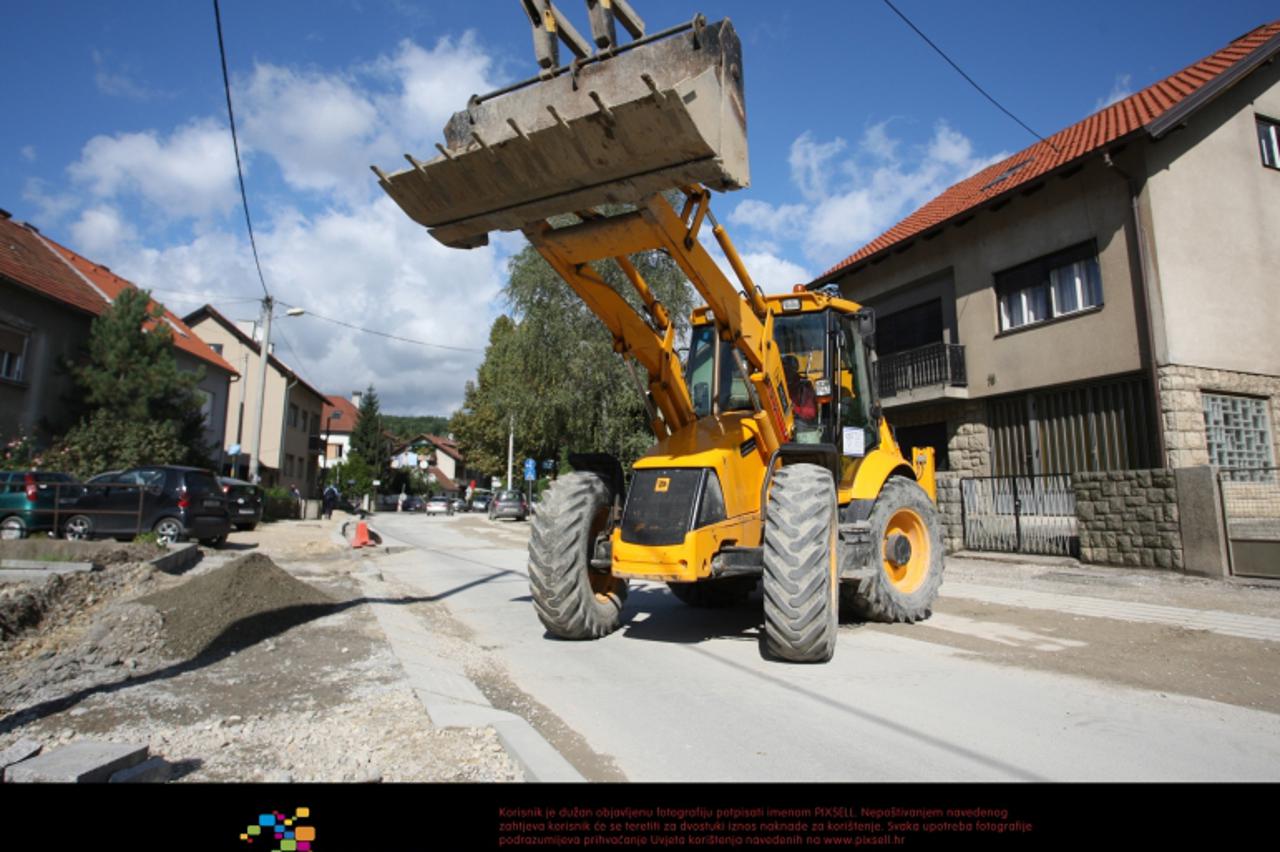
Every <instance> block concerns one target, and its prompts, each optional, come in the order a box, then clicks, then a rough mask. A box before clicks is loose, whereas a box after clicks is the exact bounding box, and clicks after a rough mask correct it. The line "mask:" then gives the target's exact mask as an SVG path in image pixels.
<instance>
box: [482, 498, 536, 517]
mask: <svg viewBox="0 0 1280 852" xmlns="http://www.w3.org/2000/svg"><path fill="white" fill-rule="evenodd" d="M528 517H529V504H528V503H527V502H525V499H524V495H523V494H521V493H520V492H519V491H499V492H498V494H497V496H496V497H494V498H493V502H492V503H490V504H489V520H491V521H492V520H495V519H497V518H515V519H516V520H517V521H523V520H525V519H526V518H528Z"/></svg>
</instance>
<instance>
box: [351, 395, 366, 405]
mask: <svg viewBox="0 0 1280 852" xmlns="http://www.w3.org/2000/svg"><path fill="white" fill-rule="evenodd" d="M362 399H364V394H363V393H362V392H361V391H352V392H351V404H352V405H354V406H355V407H356V408H359V407H360V400H362Z"/></svg>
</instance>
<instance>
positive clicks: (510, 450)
mask: <svg viewBox="0 0 1280 852" xmlns="http://www.w3.org/2000/svg"><path fill="white" fill-rule="evenodd" d="M515 448H516V416H515V415H514V414H512V415H511V429H510V431H509V432H507V488H512V487H514V483H515V480H514V479H512V478H511V465H512V460H513V459H514V457H515Z"/></svg>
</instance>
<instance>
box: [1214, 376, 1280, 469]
mask: <svg viewBox="0 0 1280 852" xmlns="http://www.w3.org/2000/svg"><path fill="white" fill-rule="evenodd" d="M1202 396H1203V398H1204V426H1205V438H1206V443H1207V444H1208V446H1209V463H1210V464H1212V465H1215V466H1217V467H1223V468H1249V467H1270V466H1271V464H1272V454H1271V422H1270V417H1269V416H1268V414H1267V400H1266V399H1259V398H1257V397H1251V396H1229V395H1227V394H1218V393H1206V394H1202Z"/></svg>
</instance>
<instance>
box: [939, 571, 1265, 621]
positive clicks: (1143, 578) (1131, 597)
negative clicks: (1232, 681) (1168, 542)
mask: <svg viewBox="0 0 1280 852" xmlns="http://www.w3.org/2000/svg"><path fill="white" fill-rule="evenodd" d="M942 597H943V598H963V599H966V600H975V601H982V602H985V603H992V604H1000V605H1005V606H1016V607H1022V608H1026V609H1036V610H1051V611H1055V612H1062V613H1068V614H1074V615H1084V616H1091V617H1096V618H1115V619H1121V620H1125V621H1141V622H1149V623H1159V624H1169V625H1175V626H1179V627H1185V628H1189V629H1194V630H1207V631H1211V632H1215V633H1220V634H1222V635H1227V636H1239V637H1243V638H1248V639H1262V640H1268V641H1273V642H1280V583H1270V582H1267V581H1256V582H1252V581H1250V582H1244V581H1222V580H1209V579H1204V578H1199V577H1188V576H1185V575H1182V574H1178V573H1174V572H1171V571H1162V570H1153V569H1139V568H1107V567H1101V566H1094V565H1083V564H1080V563H1079V562H1077V561H1076V560H1073V559H1063V558H1055V557H1045V558H1037V557H1026V556H1018V557H1012V556H1005V555H1003V554H1001V555H999V556H996V555H989V554H978V553H973V552H963V553H959V554H953V555H952V556H949V557H948V558H947V567H946V571H945V573H944V577H943V583H942Z"/></svg>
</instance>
